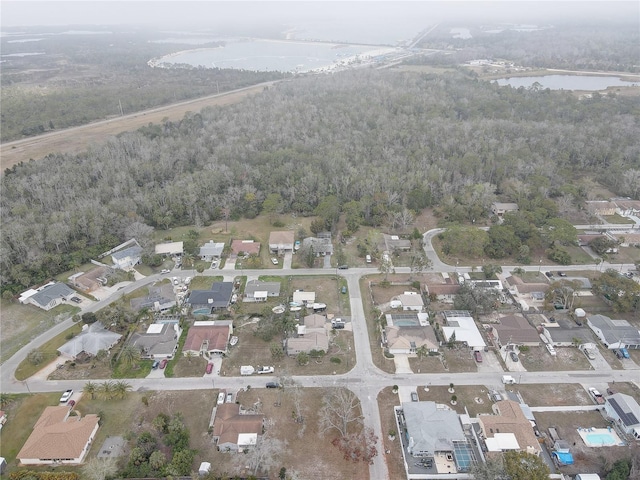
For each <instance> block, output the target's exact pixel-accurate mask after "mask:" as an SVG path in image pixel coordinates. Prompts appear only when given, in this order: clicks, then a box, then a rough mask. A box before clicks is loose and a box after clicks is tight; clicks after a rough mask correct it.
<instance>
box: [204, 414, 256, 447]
mask: <svg viewBox="0 0 640 480" xmlns="http://www.w3.org/2000/svg"><path fill="white" fill-rule="evenodd" d="M263 427H264V415H261V414H250V413H244V412H243V411H242V409H241V407H240V405H239V404H238V403H223V404H221V405H218V406H217V407H216V414H215V417H214V420H213V432H212V433H213V441H214V443H215V444H216V446H217V447H218V450H219V451H221V452H234V453H241V452H242V451H244V450H245V449H247V448H252V447H255V446H256V445H257V444H258V441H259V440H260V437H261V436H262V429H263Z"/></svg>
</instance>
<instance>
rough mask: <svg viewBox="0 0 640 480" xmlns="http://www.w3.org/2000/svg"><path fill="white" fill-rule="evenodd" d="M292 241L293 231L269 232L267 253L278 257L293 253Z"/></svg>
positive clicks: (293, 237)
mask: <svg viewBox="0 0 640 480" xmlns="http://www.w3.org/2000/svg"><path fill="white" fill-rule="evenodd" d="M294 239H295V235H294V233H293V231H286V232H271V233H270V234H269V251H270V252H271V253H275V254H278V255H282V254H284V253H286V252H293V243H294Z"/></svg>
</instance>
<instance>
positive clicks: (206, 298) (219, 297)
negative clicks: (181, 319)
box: [186, 282, 233, 313]
mask: <svg viewBox="0 0 640 480" xmlns="http://www.w3.org/2000/svg"><path fill="white" fill-rule="evenodd" d="M232 296H233V282H214V283H213V284H212V285H211V289H210V290H193V291H192V292H191V293H190V294H189V297H188V298H187V300H186V303H188V304H189V305H191V309H192V311H193V312H198V313H202V312H204V311H207V313H213V312H214V311H216V310H218V311H219V310H226V309H228V308H229V305H231V297H232Z"/></svg>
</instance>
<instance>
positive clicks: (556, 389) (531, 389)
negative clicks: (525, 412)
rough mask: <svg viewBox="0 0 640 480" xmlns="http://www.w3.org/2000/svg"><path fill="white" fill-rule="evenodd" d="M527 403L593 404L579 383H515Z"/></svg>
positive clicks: (535, 404)
mask: <svg viewBox="0 0 640 480" xmlns="http://www.w3.org/2000/svg"><path fill="white" fill-rule="evenodd" d="M513 390H517V391H518V392H520V394H521V395H522V398H523V399H524V401H525V403H527V404H528V405H529V406H531V407H541V406H547V405H555V406H570V405H593V401H592V400H591V398H590V397H589V394H588V393H587V391H586V390H585V389H584V388H583V387H582V385H580V384H579V383H568V384H567V383H565V384H536V385H515V386H513Z"/></svg>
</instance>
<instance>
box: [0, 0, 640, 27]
mask: <svg viewBox="0 0 640 480" xmlns="http://www.w3.org/2000/svg"><path fill="white" fill-rule="evenodd" d="M0 14H1V25H2V26H3V27H9V26H11V27H14V26H29V25H155V26H158V27H163V28H165V27H180V26H194V27H206V26H215V25H216V24H217V23H222V24H228V22H241V23H245V24H247V23H248V24H253V23H262V24H264V23H269V22H276V21H280V22H283V21H284V22H294V21H296V20H302V19H305V20H311V19H313V20H325V21H327V20H330V19H334V18H335V19H339V18H342V19H343V20H346V19H353V20H358V19H360V20H363V19H365V18H366V19H369V18H371V19H372V20H374V21H385V20H393V19H394V18H395V19H399V18H403V17H404V18H407V15H424V16H429V17H430V18H431V20H433V21H442V20H446V19H454V18H459V19H460V20H464V19H465V18H475V19H478V18H482V19H485V18H486V19H487V20H496V21H513V22H526V21H527V20H529V21H531V22H535V21H540V20H541V19H549V20H548V21H552V18H553V17H556V18H558V17H564V18H570V17H573V18H592V19H598V18H613V17H619V18H634V17H635V20H638V17H639V15H640V2H638V1H622V0H609V1H606V2H600V1H589V0H586V1H585V0H581V1H576V2H558V1H554V0H538V1H536V2H530V1H524V0H497V1H493V2H485V1H473V0H471V1H469V0H467V1H457V0H447V1H425V0H422V1H405V2H396V1H393V2H391V1H384V2H383V1H371V0H361V1H350V2H341V1H332V0H322V1H320V0H318V1H311V2H301V1H293V0H292V1H279V2H272V1H259V2H256V1H251V2H250V1H243V0H234V1H226V2H222V1H215V0H209V1H196V2H192V1H184V2H182V1H164V0H153V1H128V0H110V1H92V0H76V1H46V0H40V1H28V0H19V1H15V0H2V3H1V4H0Z"/></svg>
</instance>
